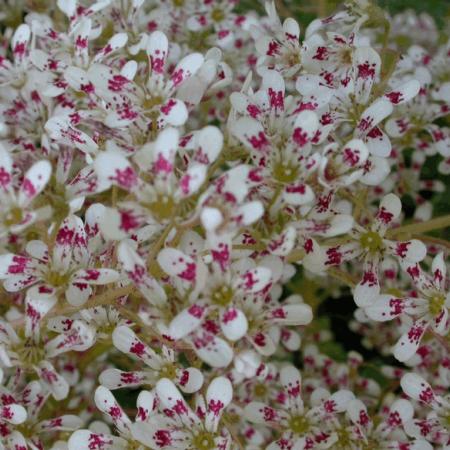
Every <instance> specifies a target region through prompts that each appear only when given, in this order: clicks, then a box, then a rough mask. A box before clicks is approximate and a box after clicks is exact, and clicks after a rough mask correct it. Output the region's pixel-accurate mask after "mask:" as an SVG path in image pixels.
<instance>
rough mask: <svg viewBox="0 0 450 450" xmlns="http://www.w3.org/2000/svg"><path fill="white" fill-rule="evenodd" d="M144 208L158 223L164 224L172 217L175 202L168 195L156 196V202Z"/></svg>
mask: <svg viewBox="0 0 450 450" xmlns="http://www.w3.org/2000/svg"><path fill="white" fill-rule="evenodd" d="M146 206H147V207H148V209H149V210H150V211H151V213H152V214H153V216H154V217H155V219H156V220H157V221H158V222H164V221H165V220H167V219H170V218H171V217H172V215H173V211H174V209H175V201H174V199H173V198H172V197H171V196H169V195H166V194H158V196H157V198H156V200H155V201H154V202H152V203H150V204H147V205H146Z"/></svg>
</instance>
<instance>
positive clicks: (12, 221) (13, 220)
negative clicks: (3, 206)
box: [5, 206, 23, 227]
mask: <svg viewBox="0 0 450 450" xmlns="http://www.w3.org/2000/svg"><path fill="white" fill-rule="evenodd" d="M22 221H23V212H22V209H21V208H19V207H17V206H16V207H15V208H12V209H11V210H10V211H9V213H8V214H7V216H6V219H5V225H6V226H8V227H9V226H11V225H17V224H19V223H21V222H22Z"/></svg>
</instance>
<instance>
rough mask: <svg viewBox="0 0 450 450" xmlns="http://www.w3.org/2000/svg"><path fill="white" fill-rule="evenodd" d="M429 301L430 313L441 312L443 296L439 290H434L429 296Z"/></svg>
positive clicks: (435, 314)
mask: <svg viewBox="0 0 450 450" xmlns="http://www.w3.org/2000/svg"><path fill="white" fill-rule="evenodd" d="M429 302H430V303H429V309H430V313H431V314H432V315H433V316H437V315H439V314H440V313H441V311H442V308H443V307H444V304H445V296H444V295H443V294H441V293H440V292H436V293H435V294H434V295H432V296H431V297H430V298H429Z"/></svg>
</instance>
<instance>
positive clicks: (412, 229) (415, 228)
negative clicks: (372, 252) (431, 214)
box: [386, 214, 450, 238]
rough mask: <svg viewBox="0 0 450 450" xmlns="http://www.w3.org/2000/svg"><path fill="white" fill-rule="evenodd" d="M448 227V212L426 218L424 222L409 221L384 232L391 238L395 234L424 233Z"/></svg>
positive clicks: (449, 216) (449, 218)
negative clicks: (432, 217)
mask: <svg viewBox="0 0 450 450" xmlns="http://www.w3.org/2000/svg"><path fill="white" fill-rule="evenodd" d="M447 227H450V214H449V215H446V216H442V217H436V218H435V219H431V220H427V221H426V222H420V223H410V224H408V225H403V226H401V227H398V228H392V229H390V230H388V231H387V232H386V237H388V238H392V237H396V236H400V235H402V236H405V235H411V234H418V233H426V232H428V231H433V230H439V229H442V228H447Z"/></svg>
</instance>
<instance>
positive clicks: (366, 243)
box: [360, 231, 383, 253]
mask: <svg viewBox="0 0 450 450" xmlns="http://www.w3.org/2000/svg"><path fill="white" fill-rule="evenodd" d="M360 243H361V247H363V248H365V249H366V250H367V251H369V252H370V253H378V252H379V251H380V250H381V249H382V248H383V239H382V237H381V236H380V235H379V234H378V233H376V232H375V231H368V232H367V233H365V234H363V235H362V236H361V237H360Z"/></svg>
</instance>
